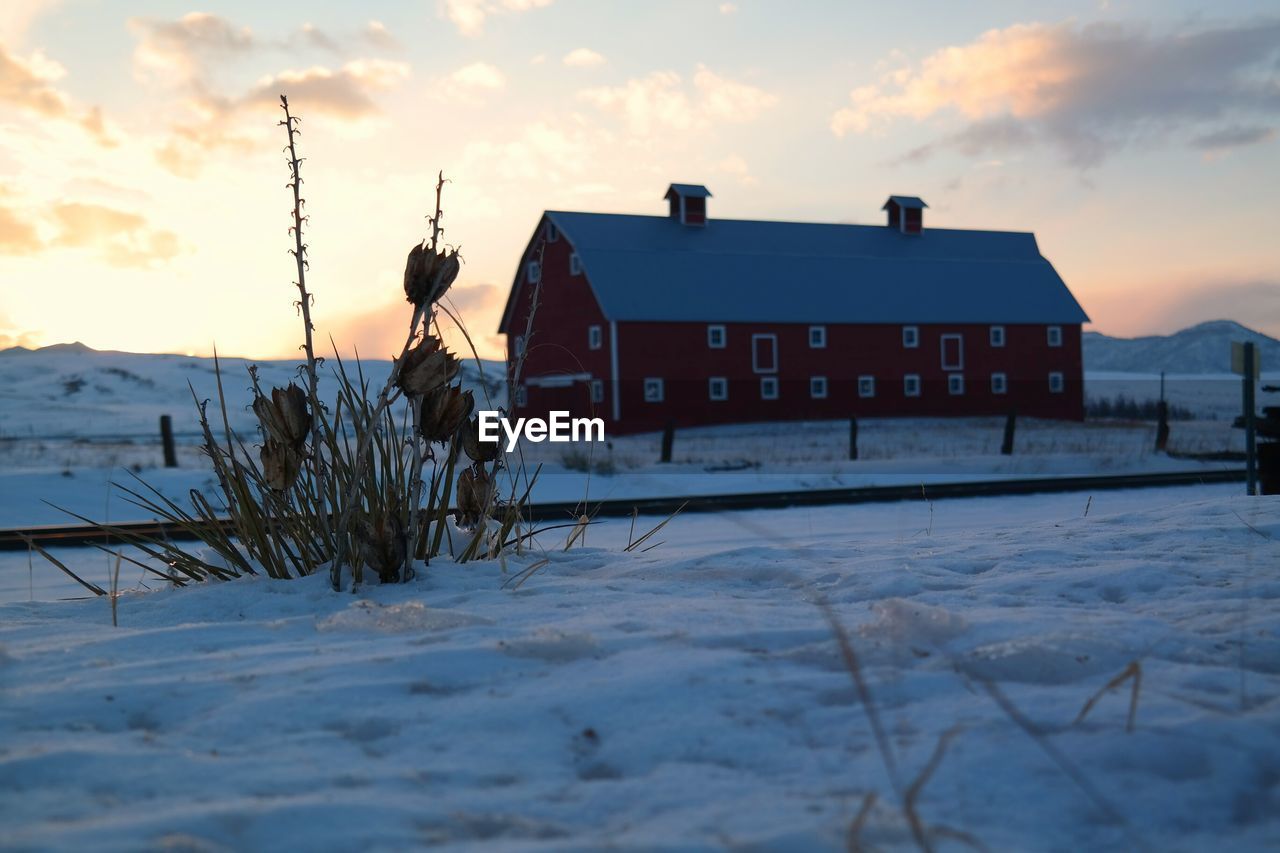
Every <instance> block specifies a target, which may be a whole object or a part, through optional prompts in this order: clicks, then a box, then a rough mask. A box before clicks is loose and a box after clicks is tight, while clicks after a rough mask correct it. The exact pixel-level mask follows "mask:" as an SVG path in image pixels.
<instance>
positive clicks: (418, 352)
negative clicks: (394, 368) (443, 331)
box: [396, 335, 461, 397]
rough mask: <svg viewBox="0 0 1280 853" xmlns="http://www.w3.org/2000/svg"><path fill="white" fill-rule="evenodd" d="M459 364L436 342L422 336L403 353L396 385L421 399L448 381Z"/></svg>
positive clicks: (451, 354) (436, 339) (455, 372)
mask: <svg viewBox="0 0 1280 853" xmlns="http://www.w3.org/2000/svg"><path fill="white" fill-rule="evenodd" d="M459 367H461V363H460V362H459V361H458V359H457V358H455V357H454V356H453V353H451V352H449V351H448V350H446V349H445V348H444V346H442V345H441V343H440V339H439V338H436V337H433V336H432V335H426V336H425V337H423V339H422V340H421V341H419V342H418V345H417V346H415V347H414V348H413V349H411V350H409V351H408V352H406V353H405V354H404V362H403V364H401V366H400V375H399V376H397V377H396V385H397V386H399V388H400V390H402V391H404V392H405V393H406V394H410V395H412V396H417V397H421V396H422V395H423V394H428V393H430V392H432V391H434V390H436V389H437V388H439V387H440V386H441V385H444V384H446V383H449V382H452V381H453V378H454V377H455V376H457V375H458V368H459Z"/></svg>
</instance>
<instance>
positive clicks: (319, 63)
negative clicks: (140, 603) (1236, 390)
mask: <svg viewBox="0 0 1280 853" xmlns="http://www.w3.org/2000/svg"><path fill="white" fill-rule="evenodd" d="M282 92H283V93H286V94H288V95H289V96H290V101H291V103H292V105H293V107H294V109H295V111H296V112H297V113H298V114H300V115H301V116H303V123H302V130H303V135H302V137H301V140H300V144H301V146H302V153H303V154H304V156H306V157H307V158H308V159H307V162H306V163H305V164H304V170H305V171H304V177H305V180H306V185H305V188H304V189H305V193H304V194H305V195H306V196H307V198H308V212H309V214H310V216H311V221H310V229H309V232H308V242H309V243H310V246H311V273H310V278H309V283H310V285H311V288H312V290H313V292H314V294H315V299H316V307H315V318H316V323H317V326H318V328H319V331H320V333H321V335H324V336H327V335H329V334H332V335H333V336H334V338H335V339H336V340H337V341H338V343H339V345H340V347H341V348H342V349H343V350H344V351H350V350H351V349H352V348H354V347H358V348H359V351H360V352H361V354H363V355H367V356H371V357H372V356H377V357H386V356H388V355H390V354H391V352H392V351H393V350H397V351H398V349H399V343H400V341H398V340H396V338H397V337H398V336H399V335H401V333H402V326H403V325H404V324H405V323H407V319H408V315H407V310H406V309H407V305H406V303H405V302H404V298H403V294H402V292H401V289H400V277H401V272H402V269H403V262H404V256H405V254H406V252H407V251H408V249H409V248H410V247H411V246H412V244H413V243H414V242H415V241H416V240H417V239H419V238H420V237H421V236H422V234H423V233H424V229H425V227H426V226H425V220H424V218H423V217H424V214H425V213H427V212H429V208H430V206H431V204H432V201H433V197H432V192H433V186H434V179H435V174H436V172H437V170H444V172H445V175H446V177H448V178H449V179H450V181H451V183H449V184H448V185H447V187H446V190H445V199H444V200H445V208H446V216H445V223H444V224H445V227H446V233H445V239H446V240H447V241H449V242H450V243H456V244H460V246H461V251H462V255H463V257H464V258H465V260H466V264H465V266H464V269H463V273H462V275H461V277H460V278H459V280H458V282H457V284H455V286H454V289H453V291H452V293H451V296H452V301H453V303H454V305H455V306H456V307H457V308H458V309H459V310H460V311H461V312H462V313H463V315H464V316H465V319H466V322H467V323H468V325H469V327H470V328H471V330H472V332H473V337H474V338H475V340H476V342H477V345H478V346H480V347H481V349H482V353H483V354H485V355H496V354H497V353H498V352H499V351H500V345H501V339H500V337H499V336H498V335H497V334H496V327H497V323H498V318H499V313H500V311H501V308H502V304H503V301H504V299H505V297H506V292H507V288H508V287H509V285H510V283H511V278H512V275H513V272H514V270H515V267H516V264H517V261H518V259H519V253H520V252H521V250H522V249H523V247H524V245H525V243H526V241H527V240H528V238H529V236H530V233H531V231H532V229H533V227H534V226H535V224H536V223H537V220H538V216H539V214H540V212H541V211H543V210H544V209H569V210H587V211H604V212H626V213H648V214H662V213H664V212H665V206H664V203H663V202H662V194H663V192H664V191H665V189H666V186H667V184H668V183H670V182H671V181H684V182H692V183H703V184H706V185H707V186H708V187H709V188H710V189H711V191H712V192H713V194H714V198H712V199H711V203H710V209H709V212H710V215H711V217H712V218H715V217H734V218H751V219H785V220H803V221H818V222H855V223H876V224H879V223H880V222H881V221H882V218H881V217H882V216H883V214H881V213H880V212H879V208H880V205H881V204H882V203H883V201H884V199H885V197H886V196H888V195H889V194H891V193H900V194H912V195H919V196H922V197H923V198H924V199H925V200H926V201H927V202H928V203H929V205H930V209H929V211H928V214H927V217H926V223H925V224H926V227H928V226H942V227H959V228H992V229H1013V230H1030V231H1034V232H1035V233H1036V235H1037V237H1038V239H1039V243H1040V248H1041V251H1042V252H1043V253H1044V254H1045V256H1046V257H1048V258H1049V259H1050V260H1051V261H1052V262H1053V263H1054V264H1055V266H1056V267H1057V269H1058V271H1059V272H1060V273H1061V274H1062V276H1063V278H1064V279H1065V280H1066V281H1067V283H1068V285H1070V287H1071V288H1072V290H1073V291H1074V292H1075V294H1076V296H1077V298H1078V299H1079V300H1080V302H1081V303H1082V304H1083V306H1084V308H1085V310H1086V311H1087V312H1088V313H1089V314H1090V316H1091V317H1092V319H1093V324H1092V325H1091V326H1089V327H1087V328H1092V329H1095V330H1098V331H1102V332H1106V333H1108V334H1116V335H1124V336H1131V335H1138V334H1148V333H1167V332H1171V331H1174V330H1176V329H1179V328H1182V327H1184V326H1187V325H1191V324H1193V323H1196V322H1200V321H1204V320H1211V319H1219V318H1229V319H1235V320H1238V321H1240V322H1243V323H1245V324H1247V325H1250V326H1252V327H1254V328H1258V329H1260V330H1262V331H1264V332H1267V333H1269V334H1271V335H1280V212H1278V211H1277V204H1280V135H1278V133H1277V129H1276V128H1277V126H1280V4H1269V3H1262V2H1256V0H1255V2H1251V3H1248V2H1232V0H1216V2H1208V1H1207V0H1203V1H1202V2H1183V0H1150V2H1128V0H1111V2H1080V3H1059V2H1016V3H1015V2H1004V3H996V2H965V3H955V2H930V1H929V0H920V2H913V3H900V4H899V3H883V2H878V3H861V2H850V0H831V2H817V0H814V1H813V2H801V0H791V2H774V0H734V2H721V0H625V2H624V1H623V0H619V2H608V0H396V2H390V1H389V0H366V2H359V3H357V2H328V3H309V4H308V3H294V2H273V3H263V2H261V0H258V2H238V0H236V1H234V2H217V3H210V4H208V5H206V6H190V5H186V4H184V3H182V2H175V0H154V1H153V2H145V0H139V2H107V0H2V2H0V347H7V346H12V345H15V344H22V345H26V346H40V345H45V344H51V343H57V342H64V341H72V340H79V341H83V342H84V343H87V344H89V345H90V346H93V347H96V348H100V349H122V350H132V351H139V352H184V353H196V354H207V353H209V352H210V351H211V350H212V348H213V346H214V345H215V343H216V345H217V347H218V349H219V351H221V352H225V353H228V354H235V355H246V356H251V357H272V356H282V355H289V354H291V353H292V352H293V351H294V348H295V347H296V345H297V343H298V340H299V333H298V328H297V321H296V319H295V317H294V314H293V310H292V308H291V307H290V303H291V300H292V299H293V298H294V296H295V295H296V294H295V292H294V291H293V290H292V284H291V282H292V280H293V277H294V273H293V267H292V259H291V258H290V256H289V255H288V254H287V249H288V248H289V246H290V245H291V242H290V237H289V235H288V233H287V229H288V226H289V212H290V202H289V196H288V191H287V190H286V188H285V182H286V180H287V174H286V171H285V164H284V160H283V158H282V155H281V151H280V148H281V145H282V144H283V142H284V136H283V132H282V131H281V129H280V128H278V127H277V126H276V122H277V120H278V119H279V118H280V115H279V107H278V96H279V94H280V93H282ZM926 237H927V235H926Z"/></svg>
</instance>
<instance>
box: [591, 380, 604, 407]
mask: <svg viewBox="0 0 1280 853" xmlns="http://www.w3.org/2000/svg"><path fill="white" fill-rule="evenodd" d="M591 402H593V403H603V402H604V380H603V379H592V380H591Z"/></svg>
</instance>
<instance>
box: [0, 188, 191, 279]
mask: <svg viewBox="0 0 1280 853" xmlns="http://www.w3.org/2000/svg"><path fill="white" fill-rule="evenodd" d="M45 235H48V236H45ZM63 249H72V250H90V251H93V252H95V253H96V254H97V255H98V257H100V258H101V259H102V260H103V261H105V262H106V263H108V264H110V265H111V266H117V267H135V268H155V267H160V266H163V265H164V264H165V263H167V262H168V261H170V260H172V259H173V258H175V257H177V255H179V254H180V253H181V252H182V251H183V247H182V242H181V240H180V239H179V238H178V235H177V234H175V233H174V232H172V231H169V230H167V229H163V228H156V227H154V226H153V225H151V224H150V223H149V222H148V221H147V219H146V218H145V217H144V216H142V215H141V214H138V213H133V212H131V211H126V210H120V209H118V208H113V207H108V206H105V205H100V204H86V203H82V202H60V203H57V204H54V205H52V206H50V207H47V208H41V209H31V210H25V211H21V212H20V211H19V210H17V209H15V208H13V207H0V254H3V255H8V256H22V255H36V254H41V253H44V252H49V251H54V250H63Z"/></svg>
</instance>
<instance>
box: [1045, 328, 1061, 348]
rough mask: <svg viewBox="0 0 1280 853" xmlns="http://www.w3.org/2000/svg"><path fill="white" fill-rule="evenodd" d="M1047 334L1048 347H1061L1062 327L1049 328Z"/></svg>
mask: <svg viewBox="0 0 1280 853" xmlns="http://www.w3.org/2000/svg"><path fill="white" fill-rule="evenodd" d="M1048 333H1049V346H1051V347H1060V346H1062V327H1061V326H1050V327H1049V330H1048Z"/></svg>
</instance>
